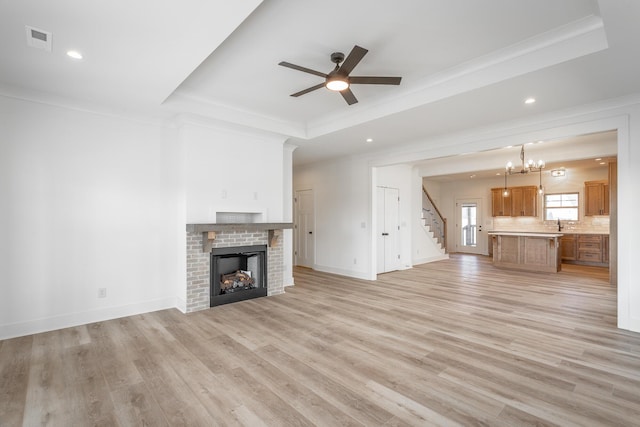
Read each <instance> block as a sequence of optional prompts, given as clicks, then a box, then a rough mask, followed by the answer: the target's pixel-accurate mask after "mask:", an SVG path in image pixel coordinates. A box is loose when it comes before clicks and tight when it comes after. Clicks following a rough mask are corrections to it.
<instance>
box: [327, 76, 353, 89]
mask: <svg viewBox="0 0 640 427" xmlns="http://www.w3.org/2000/svg"><path fill="white" fill-rule="evenodd" d="M325 87H326V88H327V89H329V90H332V91H334V92H340V91H343V90H345V89H347V88H348V87H349V82H348V81H347V79H345V78H343V77H330V78H327V82H326V83H325Z"/></svg>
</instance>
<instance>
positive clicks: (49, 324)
mask: <svg viewBox="0 0 640 427" xmlns="http://www.w3.org/2000/svg"><path fill="white" fill-rule="evenodd" d="M177 303H178V301H177V300H176V298H175V297H167V298H162V299H157V300H151V301H145V302H140V303H136V304H129V305H123V306H120V307H108V308H101V309H97V310H91V311H85V312H78V313H71V314H62V315H59V316H53V317H46V318H42V319H37V320H30V321H27V322H19V323H11V324H7V325H2V326H0V340H4V339H9V338H15V337H21V336H25V335H32V334H37V333H40V332H49V331H54V330H57V329H64V328H70V327H74V326H80V325H86V324H89V323H94V322H102V321H105V320H112V319H117V318H120V317H127V316H133V315H136V314H144V313H149V312H152V311H158V310H166V309H170V308H177ZM178 309H179V308H178Z"/></svg>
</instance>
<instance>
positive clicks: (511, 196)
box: [491, 185, 538, 216]
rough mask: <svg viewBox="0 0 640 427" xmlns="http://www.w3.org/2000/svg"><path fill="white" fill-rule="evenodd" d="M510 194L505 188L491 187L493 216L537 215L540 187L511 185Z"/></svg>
mask: <svg viewBox="0 0 640 427" xmlns="http://www.w3.org/2000/svg"><path fill="white" fill-rule="evenodd" d="M507 191H508V195H507V196H505V195H504V188H492V189H491V214H492V216H537V215H538V187H536V186H532V185H531V186H525V187H509V188H508V189H507Z"/></svg>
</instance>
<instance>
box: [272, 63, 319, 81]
mask: <svg viewBox="0 0 640 427" xmlns="http://www.w3.org/2000/svg"><path fill="white" fill-rule="evenodd" d="M278 65H282V66H283V67H287V68H292V69H294V70H298V71H302V72H303V73H309V74H315V75H316V76H320V77H324V78H325V79H326V78H327V74H325V73H321V72H320V71H316V70H312V69H310V68H305V67H301V66H299V65H295V64H291V63H289V62H285V61H282V62H279V63H278Z"/></svg>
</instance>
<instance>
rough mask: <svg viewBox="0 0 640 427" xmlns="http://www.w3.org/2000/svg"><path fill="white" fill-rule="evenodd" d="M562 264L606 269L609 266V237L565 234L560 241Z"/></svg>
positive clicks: (603, 235)
mask: <svg viewBox="0 0 640 427" xmlns="http://www.w3.org/2000/svg"><path fill="white" fill-rule="evenodd" d="M560 249H561V258H562V262H566V263H568V264H582V265H593V266H600V267H606V266H608V265H609V236H608V235H605V234H565V235H564V236H562V238H561V239H560Z"/></svg>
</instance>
